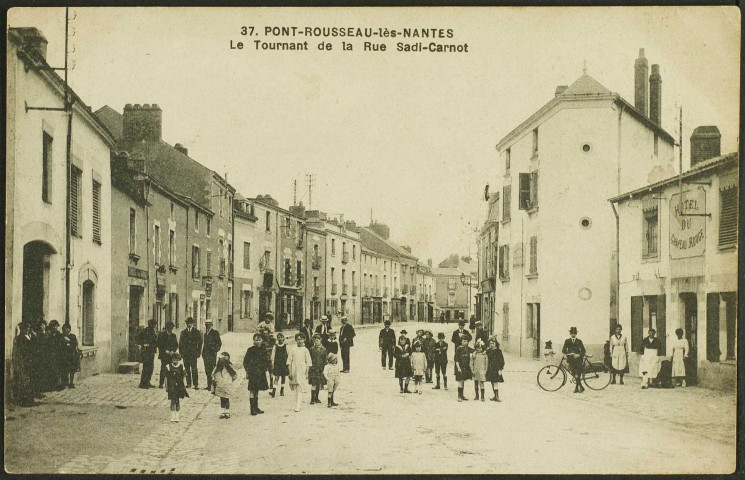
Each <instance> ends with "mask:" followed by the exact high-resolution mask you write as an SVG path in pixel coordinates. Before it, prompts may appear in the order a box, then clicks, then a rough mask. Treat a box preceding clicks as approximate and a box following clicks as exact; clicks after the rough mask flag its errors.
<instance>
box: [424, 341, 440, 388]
mask: <svg viewBox="0 0 745 480" xmlns="http://www.w3.org/2000/svg"><path fill="white" fill-rule="evenodd" d="M436 343H437V341H436V340H435V339H434V338H433V336H432V331H431V330H427V331H425V332H424V341H422V351H423V352H424V357H425V358H426V359H427V369H426V370H425V372H424V381H425V383H432V369H433V368H434V366H435V344H436Z"/></svg>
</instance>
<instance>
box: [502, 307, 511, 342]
mask: <svg viewBox="0 0 745 480" xmlns="http://www.w3.org/2000/svg"><path fill="white" fill-rule="evenodd" d="M509 337H510V304H509V303H505V304H503V305H502V338H503V339H507V338H509Z"/></svg>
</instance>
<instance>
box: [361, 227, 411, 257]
mask: <svg viewBox="0 0 745 480" xmlns="http://www.w3.org/2000/svg"><path fill="white" fill-rule="evenodd" d="M359 231H360V242H361V243H362V246H363V247H364V248H367V249H369V250H371V251H373V252H376V253H380V254H382V255H386V256H388V257H395V258H397V257H404V258H407V259H409V260H418V259H417V257H415V256H414V255H412V254H410V253H409V252H407V251H406V250H404V249H403V248H401V246H399V245H396V244H395V243H394V242H392V241H390V240H387V239H385V238H383V237H381V236H380V235H378V234H377V233H375V232H373V231H372V230H370V229H369V228H367V227H360V228H359Z"/></svg>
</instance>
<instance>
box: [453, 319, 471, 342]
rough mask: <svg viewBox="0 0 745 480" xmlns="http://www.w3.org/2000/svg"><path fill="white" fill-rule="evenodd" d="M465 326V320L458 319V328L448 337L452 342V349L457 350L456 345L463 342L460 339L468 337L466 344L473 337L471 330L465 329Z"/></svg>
mask: <svg viewBox="0 0 745 480" xmlns="http://www.w3.org/2000/svg"><path fill="white" fill-rule="evenodd" d="M465 327H466V321H465V320H463V319H460V320H458V329H457V330H456V331H454V332H453V336H452V337H450V341H451V342H453V349H454V350H457V349H458V347H460V346H461V345H462V344H463V342H462V341H461V340H462V339H463V338H466V339H468V342H467V343H466V345H468V343H470V342H471V340H472V339H473V336H472V335H471V332H469V331H468V330H466V328H465Z"/></svg>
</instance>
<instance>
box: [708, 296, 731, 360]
mask: <svg viewBox="0 0 745 480" xmlns="http://www.w3.org/2000/svg"><path fill="white" fill-rule="evenodd" d="M736 302H737V293H736V292H722V293H709V294H707V295H706V359H707V360H709V361H710V362H722V361H726V360H736V357H737V303H736Z"/></svg>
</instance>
